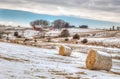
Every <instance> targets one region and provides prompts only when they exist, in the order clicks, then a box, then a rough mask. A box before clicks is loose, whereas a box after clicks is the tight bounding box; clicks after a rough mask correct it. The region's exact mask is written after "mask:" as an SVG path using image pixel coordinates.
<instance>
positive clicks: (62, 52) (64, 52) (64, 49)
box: [59, 45, 72, 56]
mask: <svg viewBox="0 0 120 79" xmlns="http://www.w3.org/2000/svg"><path fill="white" fill-rule="evenodd" d="M71 53H72V49H71V48H70V47H67V46H63V45H62V46H60V47H59V55H62V56H70V55H71Z"/></svg>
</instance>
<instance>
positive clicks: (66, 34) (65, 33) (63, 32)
mask: <svg viewBox="0 0 120 79" xmlns="http://www.w3.org/2000/svg"><path fill="white" fill-rule="evenodd" d="M69 36H70V33H69V30H67V29H64V30H62V32H61V34H60V37H69Z"/></svg>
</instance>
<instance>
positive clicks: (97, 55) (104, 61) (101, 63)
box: [86, 49, 112, 71]
mask: <svg viewBox="0 0 120 79" xmlns="http://www.w3.org/2000/svg"><path fill="white" fill-rule="evenodd" d="M86 67H87V69H91V70H92V69H93V70H107V71H109V70H110V69H111V67H112V57H111V55H109V54H108V53H105V52H101V51H97V50H93V49H91V50H90V51H89V52H88V56H87V59H86Z"/></svg>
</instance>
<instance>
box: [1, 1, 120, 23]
mask: <svg viewBox="0 0 120 79" xmlns="http://www.w3.org/2000/svg"><path fill="white" fill-rule="evenodd" d="M0 8H1V9H13V10H22V11H29V12H33V13H39V14H48V15H55V16H59V15H65V16H73V17H77V18H85V19H92V20H100V21H109V22H115V23H116V22H117V23H120V0H0Z"/></svg>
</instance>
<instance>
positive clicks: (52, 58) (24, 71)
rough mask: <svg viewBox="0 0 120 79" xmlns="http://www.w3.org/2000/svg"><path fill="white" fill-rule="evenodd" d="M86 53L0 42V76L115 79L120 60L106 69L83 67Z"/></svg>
mask: <svg viewBox="0 0 120 79" xmlns="http://www.w3.org/2000/svg"><path fill="white" fill-rule="evenodd" d="M86 56H87V54H84V53H82V52H81V53H80V52H73V53H72V55H71V56H70V57H65V56H59V55H58V50H55V49H54V50H53V49H42V48H35V47H28V46H22V45H17V44H10V43H2V42H0V79H119V78H120V60H113V67H112V69H111V71H110V72H107V71H103V70H101V71H96V70H88V69H86V68H85V59H86Z"/></svg>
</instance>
